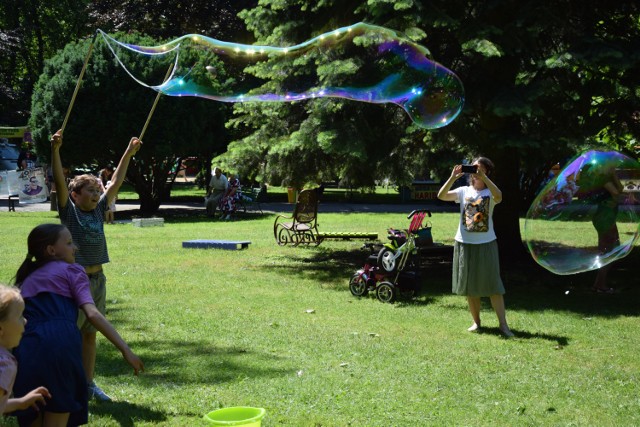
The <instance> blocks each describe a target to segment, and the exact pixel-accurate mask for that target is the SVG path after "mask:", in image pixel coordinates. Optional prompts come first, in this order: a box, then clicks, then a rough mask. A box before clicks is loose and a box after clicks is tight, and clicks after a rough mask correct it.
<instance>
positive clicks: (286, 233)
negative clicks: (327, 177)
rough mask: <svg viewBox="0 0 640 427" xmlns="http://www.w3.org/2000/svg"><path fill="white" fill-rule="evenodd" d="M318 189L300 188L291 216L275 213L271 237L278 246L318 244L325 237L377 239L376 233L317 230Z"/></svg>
mask: <svg viewBox="0 0 640 427" xmlns="http://www.w3.org/2000/svg"><path fill="white" fill-rule="evenodd" d="M318 196H319V190H318V189H311V190H302V191H301V192H300V193H299V194H298V198H297V199H296V205H295V207H294V209H293V214H292V215H291V216H285V215H277V216H276V219H275V221H274V223H273V237H275V239H276V242H277V243H278V245H280V246H285V245H288V244H292V245H293V246H298V245H301V244H303V245H310V244H313V245H316V246H317V245H319V244H320V243H322V242H323V241H324V240H326V239H339V240H350V239H377V238H378V233H366V232H320V231H319V230H318V203H319V198H318Z"/></svg>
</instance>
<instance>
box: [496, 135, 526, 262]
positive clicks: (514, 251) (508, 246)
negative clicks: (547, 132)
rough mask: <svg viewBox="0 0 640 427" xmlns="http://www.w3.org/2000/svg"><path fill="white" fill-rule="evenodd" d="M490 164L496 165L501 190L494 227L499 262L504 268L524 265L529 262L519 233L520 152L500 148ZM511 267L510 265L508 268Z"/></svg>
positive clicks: (513, 149) (497, 181)
mask: <svg viewBox="0 0 640 427" xmlns="http://www.w3.org/2000/svg"><path fill="white" fill-rule="evenodd" d="M493 156H494V157H492V158H491V160H492V161H493V162H494V163H495V165H496V176H495V179H496V181H495V182H496V185H497V186H498V188H500V190H502V203H500V204H499V205H497V206H496V208H495V211H494V214H493V223H494V227H495V230H496V235H497V236H498V246H499V247H500V258H502V260H503V261H504V262H503V264H504V265H508V264H513V263H514V262H516V263H521V262H522V261H524V260H525V259H526V258H529V253H528V251H527V250H526V247H525V246H524V244H523V242H522V236H521V233H520V199H521V194H520V190H519V186H518V179H519V176H520V167H519V164H520V158H519V154H518V150H517V149H516V148H512V147H501V148H500V149H497V150H495V152H494V153H493ZM506 263H508V264H506Z"/></svg>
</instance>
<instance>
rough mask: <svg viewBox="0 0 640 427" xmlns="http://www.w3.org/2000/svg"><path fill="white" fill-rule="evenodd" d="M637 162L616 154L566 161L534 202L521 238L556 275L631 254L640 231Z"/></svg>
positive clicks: (590, 153) (589, 154)
mask: <svg viewBox="0 0 640 427" xmlns="http://www.w3.org/2000/svg"><path fill="white" fill-rule="evenodd" d="M639 214H640V164H639V163H638V161H636V160H634V159H631V158H629V157H627V156H625V155H623V154H621V153H619V152H616V151H596V150H593V151H588V152H586V153H584V154H581V155H579V156H577V157H576V158H574V159H573V160H572V161H571V162H569V163H568V164H567V165H566V166H565V167H564V168H563V169H562V171H561V172H560V173H559V174H558V175H557V176H556V177H555V178H554V179H552V180H551V181H550V182H549V183H548V184H547V185H546V186H545V187H544V188H543V189H542V191H541V192H540V194H538V196H537V197H536V199H535V200H534V201H533V203H532V205H531V207H530V208H529V211H528V212H527V217H526V220H525V225H524V238H525V241H526V243H527V246H528V248H529V251H530V252H531V255H532V256H533V258H534V259H535V260H536V262H537V263H538V264H540V265H541V266H543V267H544V268H546V269H547V270H549V271H551V272H553V273H556V274H574V273H580V272H585V271H590V270H596V269H599V268H600V267H603V266H605V265H607V264H609V263H611V262H613V261H615V260H617V259H620V258H623V257H625V256H626V255H628V254H629V252H630V251H631V250H632V248H633V247H634V245H635V244H636V241H637V240H638V235H639V234H638V233H639V230H640V222H639Z"/></svg>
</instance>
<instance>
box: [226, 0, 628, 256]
mask: <svg viewBox="0 0 640 427" xmlns="http://www.w3.org/2000/svg"><path fill="white" fill-rule="evenodd" d="M240 16H241V17H242V18H243V19H244V20H245V22H246V24H247V28H248V29H249V30H251V31H253V32H254V35H255V37H256V40H257V43H258V44H268V45H274V46H286V45H289V44H295V43H299V42H301V41H304V40H307V39H309V38H311V37H313V36H316V35H318V34H321V33H324V32H327V31H329V30H331V29H334V28H338V27H342V26H345V25H349V24H351V23H353V22H356V21H365V22H368V23H373V24H377V25H381V26H386V27H389V28H393V29H396V30H400V31H404V32H405V33H406V34H408V35H409V36H410V37H412V38H413V39H414V40H416V41H421V42H423V43H424V44H425V45H426V46H428V48H429V49H430V50H431V54H432V56H433V58H434V59H436V60H437V61H438V62H440V63H442V64H444V65H445V66H447V67H449V68H450V69H452V70H453V71H454V72H456V74H458V76H459V77H460V78H461V80H462V81H463V82H464V84H465V88H466V104H465V107H464V110H463V113H462V114H461V115H460V117H459V118H458V119H456V120H455V121H454V122H453V123H452V124H451V125H449V126H447V127H445V128H443V129H439V130H437V131H424V130H422V129H418V128H416V127H415V126H412V125H411V123H410V122H409V121H408V120H407V119H406V118H405V117H398V116H397V115H394V111H393V109H394V108H396V107H394V106H385V107H380V106H378V105H375V106H371V105H365V104H358V103H353V102H347V101H327V100H314V101H308V102H305V103H298V104H293V105H289V104H287V105H281V106H277V107H273V106H271V105H237V106H236V107H235V117H234V118H233V119H232V120H231V121H230V124H229V125H230V126H233V127H235V128H237V129H240V130H242V132H244V134H243V138H242V139H239V140H237V141H234V142H233V143H232V144H231V145H230V151H229V153H228V154H227V155H225V156H226V157H229V156H237V157H238V158H244V155H246V153H248V152H249V151H250V150H249V147H250V146H253V147H258V148H259V151H260V158H261V159H263V160H262V162H263V165H264V163H266V164H267V166H268V167H275V168H276V169H277V170H278V171H279V172H278V173H279V174H281V175H284V171H291V172H292V173H294V174H297V176H292V177H291V178H289V179H290V180H292V181H295V180H302V181H304V180H314V179H319V178H320V177H321V176H322V174H323V173H324V172H325V171H327V170H329V171H331V173H341V174H349V173H350V171H355V175H357V176H359V177H360V180H361V181H362V180H363V177H364V176H369V177H372V176H381V174H384V173H385V172H386V171H391V173H394V174H397V175H396V176H395V177H397V178H398V179H399V180H400V181H402V180H406V179H407V178H409V177H410V176H411V172H412V170H411V168H414V167H416V162H411V161H407V160H408V159H415V158H416V157H417V156H419V155H428V157H427V158H426V159H425V162H424V164H425V165H427V166H430V169H433V170H434V171H435V173H436V175H437V176H438V177H439V178H444V177H445V176H446V175H448V174H449V173H450V170H451V166H452V165H453V164H454V163H456V162H459V161H460V159H462V158H470V157H473V156H476V155H479V154H484V155H487V156H489V157H490V158H492V159H493V160H494V162H495V163H496V165H497V175H496V180H497V183H498V185H499V186H500V187H501V189H502V190H503V193H504V200H505V202H504V203H503V204H501V205H500V207H499V209H497V210H496V232H497V233H498V235H499V242H500V245H501V249H502V250H501V253H503V254H509V255H511V256H514V255H517V254H520V255H524V253H525V252H524V247H523V245H522V243H521V238H520V231H519V214H520V213H521V212H522V211H523V209H526V207H527V206H528V204H527V202H528V201H529V200H530V199H531V192H533V191H534V190H535V186H534V185H530V186H529V187H530V188H531V190H530V192H529V194H524V193H523V192H522V190H521V188H520V182H522V181H523V179H522V177H523V175H524V176H525V177H529V181H531V178H530V177H532V176H533V177H535V176H537V175H539V176H540V177H539V179H542V177H541V173H546V170H544V169H545V165H550V164H552V163H554V162H556V161H559V160H561V159H563V158H566V157H567V156H569V155H571V154H573V153H574V152H575V151H578V150H581V149H583V148H585V147H586V146H588V145H589V144H594V143H598V142H600V143H607V142H609V143H611V142H615V146H614V148H618V149H622V148H625V147H626V148H629V147H630V146H631V145H632V144H633V143H634V141H637V138H638V124H639V123H638V117H639V114H638V111H640V97H639V94H638V91H637V87H638V80H639V79H640V77H639V76H640V74H639V73H638V71H639V70H638V67H639V66H640V60H639V54H638V50H637V46H636V45H637V40H640V37H639V36H640V25H639V22H640V21H639V19H638V18H639V13H638V6H637V5H636V3H634V2H630V1H623V2H608V3H606V4H604V3H602V2H598V1H587V2H584V1H577V0H563V1H557V2H553V3H548V4H541V3H540V2H536V1H531V0H508V1H501V2H471V1H467V0H448V1H434V2H430V3H429V5H428V7H426V6H423V4H422V2H419V1H416V0H401V1H394V2H391V1H388V0H368V1H366V2H364V1H356V0H351V1H335V0H327V1H323V2H320V3H318V2H312V1H309V0H297V1H293V2H286V3H284V2H282V1H279V0H263V1H261V2H260V4H259V6H257V7H256V8H254V9H251V10H248V11H244V12H243V13H242V14H241V15H240ZM326 64H327V62H326V61H323V60H322V59H321V58H319V59H318V62H317V63H309V64H308V65H307V67H308V68H307V69H306V70H305V72H307V73H309V74H312V73H314V72H316V70H314V68H315V67H318V68H320V67H321V66H323V65H326ZM336 71H339V70H336ZM265 72H266V73H267V74H265V76H267V77H269V79H271V80H272V81H274V82H275V84H278V83H279V82H282V81H283V79H284V78H286V74H283V73H282V70H281V69H279V68H278V66H277V65H275V64H272V67H271V73H269V72H268V71H265ZM300 72H303V71H300ZM270 84H274V83H270ZM427 153H428V154H427ZM323 156H324V157H323ZM307 157H308V158H307ZM314 157H316V158H329V159H331V161H330V162H328V164H327V166H325V163H322V162H319V163H318V164H314V163H312V162H311V161H310V159H312V158H314ZM236 161H237V160H236ZM298 162H302V163H303V164H304V165H305V167H304V168H301V170H299V169H296V164H297V163H298ZM269 165H270V166H269ZM362 165H366V166H367V167H366V168H362V167H360V168H359V166H362ZM423 168H424V166H423ZM268 173H269V172H267V174H268ZM369 180H371V178H369ZM534 180H535V179H534Z"/></svg>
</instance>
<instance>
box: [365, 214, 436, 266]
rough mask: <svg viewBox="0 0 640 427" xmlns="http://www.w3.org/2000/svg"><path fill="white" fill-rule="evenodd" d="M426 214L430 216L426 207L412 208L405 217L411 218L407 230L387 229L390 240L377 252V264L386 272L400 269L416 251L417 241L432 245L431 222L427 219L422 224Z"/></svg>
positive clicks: (424, 244)
mask: <svg viewBox="0 0 640 427" xmlns="http://www.w3.org/2000/svg"><path fill="white" fill-rule="evenodd" d="M427 215H428V216H429V217H431V211H429V210H428V209H417V210H414V211H412V212H411V213H410V214H409V216H407V219H411V224H410V225H409V228H408V229H407V230H398V229H395V228H389V229H388V230H387V231H388V235H387V237H388V238H389V240H390V242H388V243H386V244H385V245H383V247H382V249H381V250H380V252H379V253H378V266H379V267H380V268H381V269H382V270H384V271H385V272H387V273H393V272H395V271H396V270H398V271H402V270H403V269H404V267H405V265H406V263H407V260H408V259H409V257H410V256H412V255H416V254H417V253H418V251H417V246H418V245H417V241H420V245H421V246H429V245H433V237H432V236H431V222H429V221H427V222H426V223H424V225H423V221H424V218H425V216H427Z"/></svg>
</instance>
